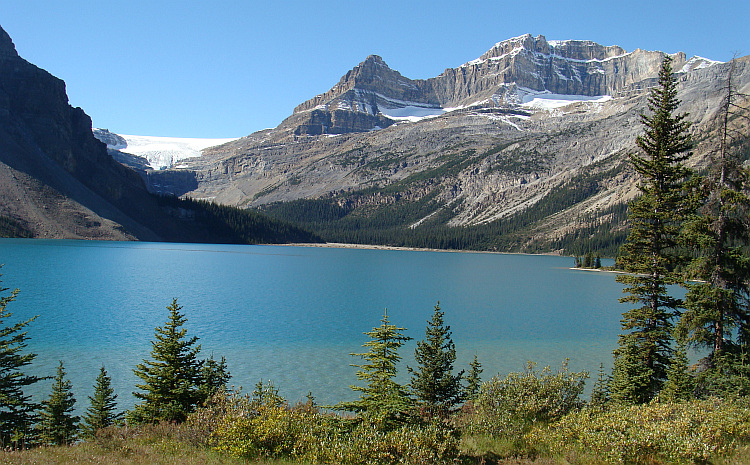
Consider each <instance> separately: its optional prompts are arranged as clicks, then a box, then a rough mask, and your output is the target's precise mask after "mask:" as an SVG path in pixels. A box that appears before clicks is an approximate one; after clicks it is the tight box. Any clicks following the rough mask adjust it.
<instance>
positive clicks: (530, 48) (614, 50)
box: [467, 34, 627, 65]
mask: <svg viewBox="0 0 750 465" xmlns="http://www.w3.org/2000/svg"><path fill="white" fill-rule="evenodd" d="M521 52H527V53H529V52H530V53H535V54H540V55H547V56H556V57H560V58H567V59H571V60H578V61H590V60H597V61H602V60H607V59H610V58H614V57H618V56H622V55H626V54H627V52H626V51H625V50H624V49H623V48H622V47H620V46H617V45H610V46H605V45H600V44H597V43H596V42H592V41H590V40H550V41H548V40H547V39H546V38H545V37H544V36H543V35H538V36H536V37H533V36H532V35H531V34H525V35H522V36H519V37H514V38H512V39H507V40H504V41H502V42H498V43H496V44H495V45H494V46H493V47H492V48H491V49H489V50H488V51H487V52H485V53H484V54H483V55H482V56H481V57H479V58H478V59H476V60H473V61H470V62H469V63H467V65H471V64H478V63H482V62H485V61H488V60H500V59H503V58H506V57H512V56H514V55H516V54H518V53H521Z"/></svg>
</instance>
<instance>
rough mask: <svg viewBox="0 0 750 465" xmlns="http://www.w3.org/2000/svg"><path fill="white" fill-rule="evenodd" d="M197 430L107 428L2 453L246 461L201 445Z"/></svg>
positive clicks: (119, 460)
mask: <svg viewBox="0 0 750 465" xmlns="http://www.w3.org/2000/svg"><path fill="white" fill-rule="evenodd" d="M204 439H205V438H200V437H197V436H196V435H195V431H194V430H191V429H188V428H182V427H179V426H175V425H170V424H160V425H153V426H143V427H140V428H128V427H122V428H107V429H105V430H102V431H101V432H100V434H99V435H97V437H96V438H95V439H92V440H90V441H86V442H81V443H79V444H76V445H73V446H69V447H40V448H37V449H32V450H27V451H19V452H2V453H0V463H3V464H18V465H30V464H45V465H46V464H49V465H57V464H101V465H150V464H155V465H162V464H163V465H168V464H169V465H171V464H185V465H198V464H206V465H238V464H246V463H247V462H245V461H243V460H238V459H235V458H232V457H227V456H224V455H220V454H219V453H217V452H215V451H213V450H211V449H210V448H208V447H206V446H205V444H202V442H203V441H204Z"/></svg>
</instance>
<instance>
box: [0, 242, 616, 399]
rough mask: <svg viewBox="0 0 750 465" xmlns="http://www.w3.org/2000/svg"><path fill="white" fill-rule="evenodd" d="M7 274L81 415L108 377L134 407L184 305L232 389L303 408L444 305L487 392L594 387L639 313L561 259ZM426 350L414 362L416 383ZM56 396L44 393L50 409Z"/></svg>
mask: <svg viewBox="0 0 750 465" xmlns="http://www.w3.org/2000/svg"><path fill="white" fill-rule="evenodd" d="M0 263H4V264H5V266H4V267H3V268H2V269H1V270H0V272H2V274H3V276H2V285H3V287H7V288H11V289H14V288H18V289H20V294H19V295H18V298H17V300H16V301H15V302H13V303H11V304H10V305H9V307H8V310H10V311H11V312H12V313H13V317H12V322H15V321H18V320H21V319H26V318H29V317H31V316H34V315H39V318H37V319H36V320H35V321H34V322H33V323H32V324H31V325H30V327H29V336H30V340H29V347H28V351H30V352H34V353H36V354H38V356H37V358H36V360H35V361H34V363H33V364H32V365H31V366H30V367H29V369H28V371H29V372H30V373H34V374H37V375H54V372H55V368H56V366H57V363H58V361H59V360H63V362H64V363H65V367H66V370H67V372H68V374H69V378H70V379H71V381H72V383H73V391H74V393H75V395H76V398H77V399H78V404H77V406H78V408H79V409H84V408H85V407H87V406H88V399H87V397H86V396H88V395H90V394H91V392H92V387H93V384H94V379H95V378H96V376H97V374H98V371H99V367H100V366H101V365H102V364H103V365H104V366H105V367H106V368H107V371H108V372H109V374H110V376H112V378H113V384H114V387H115V389H116V392H117V394H118V403H119V407H120V408H123V409H124V408H129V407H131V406H132V405H133V403H134V400H135V399H134V398H133V397H132V394H131V393H132V391H133V390H134V386H135V384H136V382H137V381H138V380H137V378H136V377H135V375H134V374H133V371H132V370H133V368H134V367H135V366H136V364H138V363H140V362H141V361H142V360H143V359H144V358H149V357H150V354H149V353H150V350H151V343H150V341H151V340H152V339H153V337H154V328H155V327H156V326H161V325H163V324H164V322H165V321H166V319H167V310H166V306H167V305H169V304H170V303H171V301H172V298H175V297H176V298H178V303H179V304H180V305H182V306H183V310H182V312H183V313H184V314H185V315H186V317H187V318H188V321H187V323H186V324H185V328H186V329H187V330H188V335H194V336H198V337H199V338H200V341H199V342H200V344H201V346H202V351H201V355H202V358H207V357H208V356H209V355H211V354H213V355H214V356H215V358H219V357H220V356H225V357H226V359H227V363H228V365H229V369H230V371H231V373H232V381H231V383H232V384H233V385H235V386H242V387H243V388H244V390H245V391H251V390H252V387H253V386H254V385H255V384H256V383H257V382H258V381H260V380H264V381H269V380H270V381H272V382H273V383H274V384H275V386H276V387H277V388H279V390H280V393H281V394H282V395H284V396H285V397H286V398H287V399H289V400H290V401H291V402H295V401H298V400H303V399H304V397H305V395H306V394H307V393H308V392H312V395H313V396H314V397H315V398H316V399H317V401H318V402H319V403H321V404H331V403H335V402H338V401H342V400H351V399H353V398H355V397H356V395H355V393H353V391H351V389H350V388H349V386H350V385H351V384H356V383H357V380H356V377H355V375H354V373H355V371H356V369H355V368H352V367H351V366H350V364H351V363H357V362H358V360H359V359H357V358H354V357H351V356H350V355H349V354H350V353H352V352H360V351H362V347H361V345H362V343H364V342H365V341H366V340H367V337H366V336H364V335H363V332H365V331H369V330H370V329H371V328H372V327H373V326H377V325H378V324H379V323H380V320H381V318H382V316H383V312H384V310H385V309H386V308H387V309H388V315H389V317H390V319H391V322H392V323H394V324H396V325H398V326H402V327H406V328H407V331H406V334H407V335H408V336H410V337H412V338H414V339H415V340H419V339H422V338H423V337H424V330H425V326H426V321H427V320H428V319H429V318H431V316H432V311H433V307H434V306H435V304H436V303H437V302H438V301H440V306H441V308H442V309H443V311H445V320H446V324H448V325H450V326H451V330H452V331H453V340H454V342H455V344H456V350H457V357H458V360H457V362H456V367H457V368H458V369H462V368H468V363H469V362H470V361H471V359H472V358H473V357H474V354H477V356H478V357H479V361H480V362H481V363H482V365H483V368H484V373H483V374H482V378H483V379H484V380H487V379H490V378H491V377H492V376H493V375H496V374H498V373H499V374H502V375H504V374H506V373H508V372H510V371H520V370H522V369H523V367H524V365H525V362H526V361H527V360H532V361H535V362H537V363H538V365H539V367H540V368H541V367H543V366H544V365H551V366H552V367H553V368H556V367H559V366H560V364H561V362H562V361H563V360H564V359H566V358H569V359H570V366H571V368H573V369H575V370H588V371H589V372H590V373H591V374H592V378H594V377H595V376H596V371H597V370H598V368H599V364H600V363H604V365H605V367H611V364H612V355H611V354H612V350H613V349H614V348H615V347H616V345H617V335H618V334H619V329H620V324H619V321H620V318H621V314H622V312H623V311H625V310H626V309H627V307H626V306H624V305H622V304H619V303H618V302H617V299H618V298H619V297H621V296H622V287H621V285H620V284H618V283H616V282H615V277H614V275H613V274H611V273H597V272H587V271H581V270H571V269H569V267H570V266H572V265H573V259H572V258H569V257H556V256H530V255H504V254H491V253H456V252H426V251H401V250H398V251H394V250H364V249H338V248H315V247H287V246H241V245H203V244H168V243H144V242H93V241H62V240H38V239H35V240H31V239H0ZM605 264H606V263H605ZM4 295H7V292H6V293H4ZM9 323H11V321H8V322H6V324H9ZM415 345H416V342H415V341H411V342H410V343H409V344H407V345H406V346H404V347H403V348H402V351H401V355H402V356H403V363H402V368H401V369H400V374H399V380H400V381H401V382H407V381H408V375H407V372H406V365H411V366H413V365H414V358H413V354H414V347H415ZM592 384H593V379H591V380H589V382H588V383H587V385H588V386H589V389H590V386H591V385H592ZM50 385H51V381H46V382H40V383H37V385H36V386H34V391H33V392H34V394H35V396H36V397H37V399H41V398H43V397H46V395H48V393H49V389H50Z"/></svg>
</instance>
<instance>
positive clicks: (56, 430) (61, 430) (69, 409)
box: [39, 360, 79, 446]
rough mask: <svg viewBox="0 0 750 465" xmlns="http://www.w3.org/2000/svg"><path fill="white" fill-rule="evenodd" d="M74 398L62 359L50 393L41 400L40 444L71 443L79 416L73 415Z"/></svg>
mask: <svg viewBox="0 0 750 465" xmlns="http://www.w3.org/2000/svg"><path fill="white" fill-rule="evenodd" d="M75 403H76V399H75V397H73V391H72V386H71V383H70V380H67V379H65V368H64V367H63V362H62V360H61V361H60V365H58V366H57V375H56V376H55V378H54V383H53V384H52V394H50V397H49V399H47V400H46V401H44V402H42V412H41V418H40V422H39V433H40V434H39V437H40V439H41V441H42V444H46V445H53V446H62V445H68V444H72V443H73V442H74V441H75V440H76V436H77V435H78V421H79V418H78V417H77V416H74V415H73V407H74V406H75Z"/></svg>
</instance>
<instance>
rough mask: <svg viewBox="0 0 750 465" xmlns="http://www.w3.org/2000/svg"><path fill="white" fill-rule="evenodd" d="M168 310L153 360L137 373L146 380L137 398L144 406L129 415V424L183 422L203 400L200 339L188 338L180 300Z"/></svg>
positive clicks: (141, 385)
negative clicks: (167, 316) (199, 355)
mask: <svg viewBox="0 0 750 465" xmlns="http://www.w3.org/2000/svg"><path fill="white" fill-rule="evenodd" d="M167 310H169V318H168V320H167V323H166V324H165V325H164V326H163V327H157V328H156V330H155V337H156V340H155V341H151V346H152V350H151V357H152V358H153V360H144V361H143V363H140V364H138V366H137V367H136V369H135V370H133V372H134V373H135V374H136V376H138V377H139V378H140V379H142V380H143V384H138V385H136V387H137V388H138V389H140V390H141V391H142V392H134V393H133V395H134V396H135V397H136V398H138V399H141V400H142V401H143V402H142V403H140V404H138V405H136V406H135V408H134V409H133V410H132V411H130V412H128V422H129V423H156V422H159V421H175V422H181V421H183V420H185V418H186V417H187V415H188V413H190V412H192V411H193V410H194V409H195V406H196V404H198V402H200V400H201V393H200V391H199V385H200V382H201V373H200V371H201V362H200V361H199V360H198V358H197V355H198V353H199V352H200V345H198V346H196V345H195V343H196V342H197V341H198V338H197V337H191V338H188V337H187V336H186V334H187V330H186V329H184V328H182V325H184V324H185V322H186V321H187V319H186V318H185V315H183V314H182V313H180V310H182V307H181V306H179V305H178V304H177V299H173V300H172V304H171V305H169V306H167Z"/></svg>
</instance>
